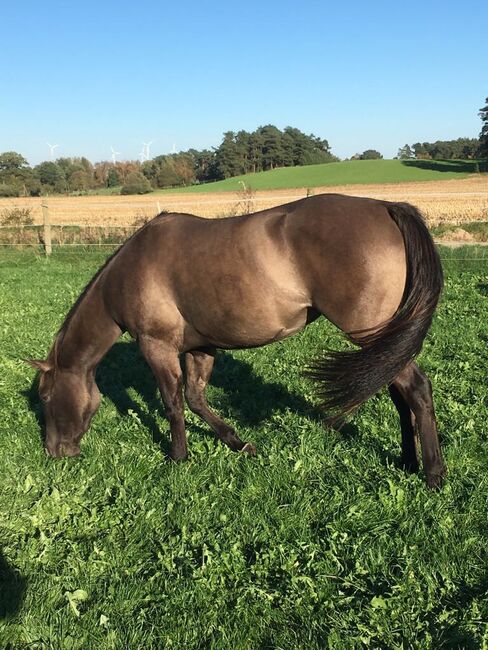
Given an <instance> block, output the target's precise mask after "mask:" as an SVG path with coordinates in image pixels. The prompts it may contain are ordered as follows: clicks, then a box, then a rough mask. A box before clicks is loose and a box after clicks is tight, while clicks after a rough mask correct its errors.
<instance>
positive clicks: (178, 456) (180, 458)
mask: <svg viewBox="0 0 488 650" xmlns="http://www.w3.org/2000/svg"><path fill="white" fill-rule="evenodd" d="M169 457H170V459H171V460H172V461H174V462H175V463H181V462H182V461H184V460H187V458H188V454H179V453H177V454H174V453H170V455H169Z"/></svg>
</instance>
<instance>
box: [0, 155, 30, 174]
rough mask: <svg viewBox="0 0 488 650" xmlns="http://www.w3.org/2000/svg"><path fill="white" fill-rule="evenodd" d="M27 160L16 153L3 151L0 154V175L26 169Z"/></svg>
mask: <svg viewBox="0 0 488 650" xmlns="http://www.w3.org/2000/svg"><path fill="white" fill-rule="evenodd" d="M27 166H28V163H27V160H26V159H25V158H24V156H22V155H21V154H20V153H17V152H16V151H5V152H4V153H2V154H0V174H2V175H3V174H11V173H12V172H16V171H19V170H21V169H22V168H24V167H27Z"/></svg>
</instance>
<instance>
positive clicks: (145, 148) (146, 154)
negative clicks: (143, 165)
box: [142, 140, 154, 160]
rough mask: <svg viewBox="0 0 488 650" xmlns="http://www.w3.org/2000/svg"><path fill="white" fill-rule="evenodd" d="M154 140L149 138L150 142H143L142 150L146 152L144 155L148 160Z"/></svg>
mask: <svg viewBox="0 0 488 650" xmlns="http://www.w3.org/2000/svg"><path fill="white" fill-rule="evenodd" d="M153 142H154V140H149V142H143V143H142V151H143V152H144V156H145V157H146V160H149V149H150V147H151V145H152V143H153Z"/></svg>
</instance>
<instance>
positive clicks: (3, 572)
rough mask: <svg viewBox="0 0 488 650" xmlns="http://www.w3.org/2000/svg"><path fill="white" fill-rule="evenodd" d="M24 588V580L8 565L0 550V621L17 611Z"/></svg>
mask: <svg viewBox="0 0 488 650" xmlns="http://www.w3.org/2000/svg"><path fill="white" fill-rule="evenodd" d="M26 588H27V581H26V579H25V578H24V577H22V576H21V575H20V574H19V573H18V571H16V570H15V569H13V568H12V567H11V566H10V565H9V564H8V562H7V561H6V560H5V558H4V557H3V554H2V552H1V550H0V620H2V619H8V618H10V617H11V616H14V615H15V614H16V613H17V612H18V611H19V609H20V607H21V606H22V602H23V600H24V596H25V592H26Z"/></svg>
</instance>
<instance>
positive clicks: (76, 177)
mask: <svg viewBox="0 0 488 650" xmlns="http://www.w3.org/2000/svg"><path fill="white" fill-rule="evenodd" d="M91 184H92V178H91V175H90V174H88V172H86V171H84V170H83V169H78V170H76V171H74V172H72V174H70V177H69V180H68V185H69V189H70V190H72V191H74V192H80V191H84V190H88V189H89V188H90V186H91Z"/></svg>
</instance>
